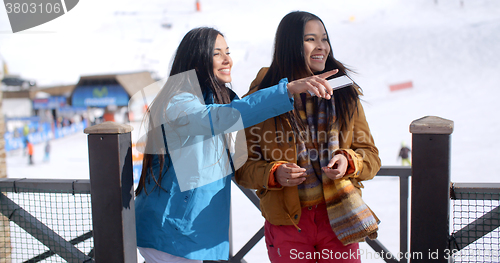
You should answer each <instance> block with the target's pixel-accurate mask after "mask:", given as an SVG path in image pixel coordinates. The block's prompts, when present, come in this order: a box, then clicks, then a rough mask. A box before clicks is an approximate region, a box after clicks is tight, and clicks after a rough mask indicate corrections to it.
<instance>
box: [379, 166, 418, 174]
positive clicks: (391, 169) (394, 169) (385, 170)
mask: <svg viewBox="0 0 500 263" xmlns="http://www.w3.org/2000/svg"><path fill="white" fill-rule="evenodd" d="M410 175H411V166H382V167H380V170H379V171H378V173H377V176H399V177H408V176H410Z"/></svg>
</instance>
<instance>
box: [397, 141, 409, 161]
mask: <svg viewBox="0 0 500 263" xmlns="http://www.w3.org/2000/svg"><path fill="white" fill-rule="evenodd" d="M410 153H411V150H410V148H408V147H407V146H406V143H405V142H404V141H403V142H402V143H401V149H400V150H399V155H398V159H399V158H401V165H402V166H405V165H408V166H411V161H410Z"/></svg>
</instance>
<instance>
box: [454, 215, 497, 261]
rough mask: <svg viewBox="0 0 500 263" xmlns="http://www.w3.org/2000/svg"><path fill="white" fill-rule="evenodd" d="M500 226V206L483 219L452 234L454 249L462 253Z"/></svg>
mask: <svg viewBox="0 0 500 263" xmlns="http://www.w3.org/2000/svg"><path fill="white" fill-rule="evenodd" d="M499 226H500V206H497V207H496V208H495V209H493V210H491V211H490V212H488V213H486V214H485V215H483V216H482V217H480V218H478V219H476V220H474V222H471V223H469V224H468V225H466V226H465V227H464V228H462V229H460V230H458V231H457V232H455V233H453V234H452V237H451V242H453V243H454V244H452V245H455V246H454V247H453V248H455V249H457V250H458V251H460V250H461V249H462V248H464V247H466V246H468V245H469V244H471V243H473V242H474V241H476V240H478V239H480V238H481V237H483V236H484V235H486V234H488V233H489V232H491V231H493V230H495V229H496V228H498V227H499Z"/></svg>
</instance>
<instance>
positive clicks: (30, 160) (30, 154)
mask: <svg viewBox="0 0 500 263" xmlns="http://www.w3.org/2000/svg"><path fill="white" fill-rule="evenodd" d="M25 142H26V150H27V152H28V164H29V165H33V164H34V163H33V152H34V149H33V144H32V143H31V142H30V141H29V140H28V139H26V141H25Z"/></svg>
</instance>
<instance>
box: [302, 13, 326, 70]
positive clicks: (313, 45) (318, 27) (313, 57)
mask: <svg viewBox="0 0 500 263" xmlns="http://www.w3.org/2000/svg"><path fill="white" fill-rule="evenodd" d="M328 54H330V45H329V44H328V37H327V35H326V30H325V27H324V26H323V24H322V23H321V22H320V21H319V20H311V21H308V22H307V23H306V25H305V27H304V58H305V60H306V65H307V66H308V67H309V69H310V70H311V72H313V73H315V72H321V71H323V70H324V69H325V63H326V58H327V56H328Z"/></svg>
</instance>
